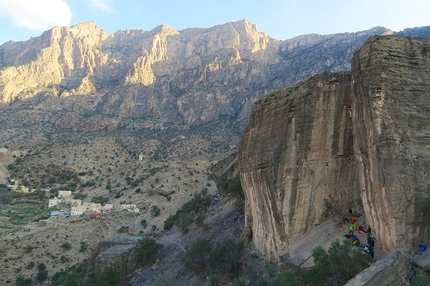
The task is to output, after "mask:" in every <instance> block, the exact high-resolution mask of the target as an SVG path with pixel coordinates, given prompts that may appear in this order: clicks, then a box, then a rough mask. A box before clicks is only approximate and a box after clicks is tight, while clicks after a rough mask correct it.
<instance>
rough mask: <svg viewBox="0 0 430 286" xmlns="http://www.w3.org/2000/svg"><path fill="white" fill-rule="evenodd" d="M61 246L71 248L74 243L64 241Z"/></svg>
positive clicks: (66, 248) (65, 248)
mask: <svg viewBox="0 0 430 286" xmlns="http://www.w3.org/2000/svg"><path fill="white" fill-rule="evenodd" d="M61 247H62V248H63V249H64V250H69V249H70V248H71V247H72V245H71V244H70V243H69V242H65V243H63V244H62V245H61Z"/></svg>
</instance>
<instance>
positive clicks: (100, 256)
mask: <svg viewBox="0 0 430 286" xmlns="http://www.w3.org/2000/svg"><path fill="white" fill-rule="evenodd" d="M140 238H141V237H139V236H132V237H124V238H112V239H102V240H101V241H100V242H99V244H98V245H97V256H96V258H95V261H94V265H95V272H96V273H100V272H102V271H103V269H105V268H106V267H111V268H113V269H115V270H116V271H118V272H119V274H120V278H121V279H124V278H125V277H127V276H128V275H130V274H131V273H133V272H134V270H136V261H135V259H134V255H133V248H134V247H135V245H136V243H137V240H138V239H140Z"/></svg>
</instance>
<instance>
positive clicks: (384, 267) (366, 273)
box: [345, 252, 414, 286]
mask: <svg viewBox="0 0 430 286" xmlns="http://www.w3.org/2000/svg"><path fill="white" fill-rule="evenodd" d="M413 274H414V268H413V266H412V265H411V264H410V263H409V262H408V261H407V260H406V257H405V256H403V255H402V254H401V253H400V252H393V253H390V254H389V255H387V256H385V257H384V258H381V259H379V260H378V261H376V262H375V263H373V264H372V265H371V266H369V267H368V268H366V269H365V270H363V271H362V272H360V273H359V274H357V275H356V276H355V277H354V278H353V279H351V280H349V281H348V282H347V283H346V284H345V286H403V285H411V284H410V282H409V279H410V278H411V277H412V275H413Z"/></svg>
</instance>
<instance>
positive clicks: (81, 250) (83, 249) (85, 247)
mask: <svg viewBox="0 0 430 286" xmlns="http://www.w3.org/2000/svg"><path fill="white" fill-rule="evenodd" d="M87 249H88V245H86V244H81V247H80V248H79V252H85V251H87Z"/></svg>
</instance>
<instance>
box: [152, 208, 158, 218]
mask: <svg viewBox="0 0 430 286" xmlns="http://www.w3.org/2000/svg"><path fill="white" fill-rule="evenodd" d="M151 214H152V215H153V216H154V217H157V216H159V215H160V208H159V207H157V206H152V208H151Z"/></svg>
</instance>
